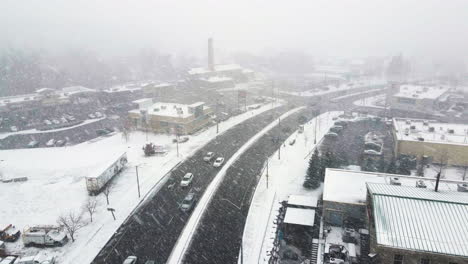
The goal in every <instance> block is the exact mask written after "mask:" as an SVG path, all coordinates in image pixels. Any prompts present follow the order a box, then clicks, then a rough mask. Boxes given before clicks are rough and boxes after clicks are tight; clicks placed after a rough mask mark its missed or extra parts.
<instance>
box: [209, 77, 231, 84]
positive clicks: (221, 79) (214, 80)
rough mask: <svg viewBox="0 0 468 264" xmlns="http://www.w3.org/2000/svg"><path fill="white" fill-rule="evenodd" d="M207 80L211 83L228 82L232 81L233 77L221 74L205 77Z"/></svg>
mask: <svg viewBox="0 0 468 264" xmlns="http://www.w3.org/2000/svg"><path fill="white" fill-rule="evenodd" d="M204 80H205V81H206V82H210V83H219V82H228V81H232V78H229V77H221V76H213V77H210V78H207V79H204Z"/></svg>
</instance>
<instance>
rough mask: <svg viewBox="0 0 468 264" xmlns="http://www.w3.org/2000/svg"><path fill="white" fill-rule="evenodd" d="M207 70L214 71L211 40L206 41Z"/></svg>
mask: <svg viewBox="0 0 468 264" xmlns="http://www.w3.org/2000/svg"><path fill="white" fill-rule="evenodd" d="M208 70H210V71H214V52H213V39H212V38H209V39H208Z"/></svg>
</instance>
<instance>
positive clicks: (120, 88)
mask: <svg viewBox="0 0 468 264" xmlns="http://www.w3.org/2000/svg"><path fill="white" fill-rule="evenodd" d="M139 90H141V87H128V86H114V87H112V88H109V89H106V90H104V92H106V93H120V92H126V91H128V92H133V91H139Z"/></svg>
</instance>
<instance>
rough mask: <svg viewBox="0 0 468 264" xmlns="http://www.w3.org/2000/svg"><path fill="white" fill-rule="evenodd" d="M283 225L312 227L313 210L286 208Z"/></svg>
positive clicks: (313, 220) (313, 221)
mask: <svg viewBox="0 0 468 264" xmlns="http://www.w3.org/2000/svg"><path fill="white" fill-rule="evenodd" d="M284 223H286V224H294V225H303V226H313V225H314V223H315V210H314V209H301V208H292V207H288V208H287V209H286V216H285V217H284Z"/></svg>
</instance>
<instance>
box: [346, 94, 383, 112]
mask: <svg viewBox="0 0 468 264" xmlns="http://www.w3.org/2000/svg"><path fill="white" fill-rule="evenodd" d="M353 104H354V105H357V106H367V107H373V108H380V109H384V108H385V94H379V95H376V96H371V97H366V98H362V99H359V100H356V101H354V102H353Z"/></svg>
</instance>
